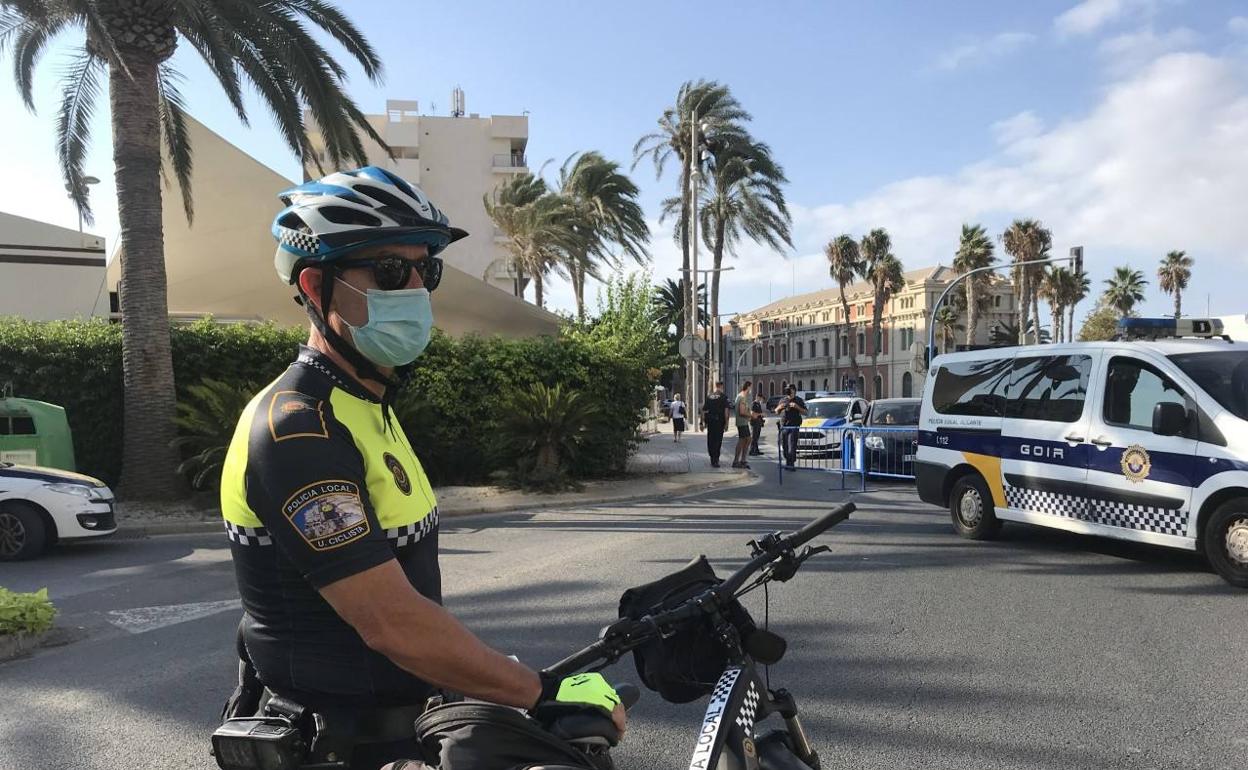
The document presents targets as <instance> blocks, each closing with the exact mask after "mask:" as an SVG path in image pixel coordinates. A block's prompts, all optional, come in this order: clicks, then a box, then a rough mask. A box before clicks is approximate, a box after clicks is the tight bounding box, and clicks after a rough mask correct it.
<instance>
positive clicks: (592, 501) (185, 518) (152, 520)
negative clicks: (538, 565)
mask: <svg viewBox="0 0 1248 770" xmlns="http://www.w3.org/2000/svg"><path fill="white" fill-rule="evenodd" d="M663 427H667V428H668V431H667V432H666V433H651V434H648V435H647V436H645V437H644V440H643V441H642V442H641V445H640V446H639V447H638V449H637V452H636V453H635V454H634V455H633V456H632V457H631V458H629V461H628V467H627V470H626V475H625V476H624V477H623V478H619V479H610V480H606V481H587V482H585V484H584V488H583V489H582V490H581V491H579V492H572V491H569V492H559V493H555V494H538V493H535V492H525V491H523V490H518V489H503V488H501V487H486V486H482V487H437V488H435V489H434V492H435V493H436V495H437V497H438V514H439V515H440V516H442V517H448V516H449V517H454V516H469V515H472V514H478V513H504V512H511V511H526V510H534V509H549V508H567V507H583V506H592V505H606V504H609V503H625V502H631V501H635V500H652V499H657V498H664V497H676V496H678V495H687V494H692V493H695V492H705V491H708V490H711V489H725V488H731V487H738V486H746V485H749V484H753V483H754V482H755V481H757V480H758V475H757V474H758V470H757V469H755V470H754V471H753V472H751V471H742V470H737V469H733V468H730V467H729V466H730V465H731V464H732V450H733V447H734V446H735V445H736V444H735V442H736V437H735V434H734V435H726V436H725V437H724V449H723V451H722V452H721V455H722V457H723V465H722V467H720V468H712V467H711V461H710V457H709V456H708V455H707V452H706V434H705V433H685V434H683V436H682V437H681V440H680V442H679V443H677V442H675V441H673V440H672V433H671V427H670V423H669V424H668V425H667V426H663ZM754 459H762V458H754ZM116 510H117V527H118V528H117V534H115V535H114V537H117V538H138V537H149V536H152V535H174V534H189V533H197V532H218V531H220V530H221V529H222V523H221V510H220V508H219V507H218V505H217V502H216V498H215V496H213V495H202V496H197V497H196V498H195V499H193V500H190V501H179V502H175V503H166V504H163V505H161V506H159V507H153V506H150V505H139V504H135V503H127V502H120V503H118V504H117V509H116Z"/></svg>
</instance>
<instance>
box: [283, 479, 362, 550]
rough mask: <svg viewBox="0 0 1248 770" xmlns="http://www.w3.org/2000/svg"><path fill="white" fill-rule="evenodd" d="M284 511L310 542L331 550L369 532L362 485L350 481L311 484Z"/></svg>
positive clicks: (317, 547) (293, 498)
mask: <svg viewBox="0 0 1248 770" xmlns="http://www.w3.org/2000/svg"><path fill="white" fill-rule="evenodd" d="M282 513H283V514H284V515H285V516H286V519H287V520H288V521H290V524H291V526H293V527H294V528H295V531H296V532H298V533H299V534H300V535H302V536H303V539H304V540H306V541H307V543H308V545H310V546H312V547H313V548H314V549H316V550H318V551H330V550H333V549H334V548H338V547H339V546H344V545H346V544H347V543H350V542H352V541H354V540H359V539H360V538H361V537H364V536H365V535H367V534H368V533H369V530H370V527H369V523H368V516H366V515H365V514H364V501H363V500H361V499H360V488H359V486H357V485H356V484H353V483H352V482H350V481H341V480H333V479H330V480H326V481H318V482H316V483H315V484H309V485H308V486H306V487H304V488H303V489H301V490H299V491H298V492H296V493H295V494H293V495H291V497H290V499H289V500H287V501H286V503H285V504H284V505H283V506H282Z"/></svg>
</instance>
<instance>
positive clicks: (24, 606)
mask: <svg viewBox="0 0 1248 770" xmlns="http://www.w3.org/2000/svg"><path fill="white" fill-rule="evenodd" d="M54 617H56V608H55V607H53V606H52V602H50V601H48V589H46V588H40V589H39V590H38V591H36V592H34V593H33V594H19V593H15V592H13V591H10V590H8V589H7V588H0V636H3V635H5V634H18V633H30V634H37V633H39V632H41V631H47V630H48V629H49V628H51V627H52V619H53V618H54Z"/></svg>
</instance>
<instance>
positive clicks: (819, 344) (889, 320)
mask: <svg viewBox="0 0 1248 770" xmlns="http://www.w3.org/2000/svg"><path fill="white" fill-rule="evenodd" d="M957 276H958V274H957V273H956V272H955V271H954V270H953V269H952V268H948V267H943V266H941V265H937V266H935V267H926V268H922V269H920V270H911V271H909V272H907V273H905V287H904V288H903V289H902V290H901V291H899V292H897V293H896V294H895V295H894V296H893V297H892V298H890V299H889V301H888V302H887V303H886V304H885V306H884V312H883V315H882V316H881V321H880V334H879V336H878V337H877V336H875V335H873V334H872V328H871V322H872V312H873V307H874V299H875V295H874V291H873V289H872V286H871V284H869V283H866V282H861V283H856V284H853V285H852V286H847V287H846V288H845V297H846V300H848V303H849V317H848V319H846V318H845V314H844V308H843V306H842V304H841V297H840V290H839V289H838V288H831V289H825V290H823V291H816V292H810V293H808V294H799V295H797V296H794V297H787V298H785V299H781V300H778V301H776V302H772V303H771V304H769V305H764V306H763V307H760V308H758V309H757V310H754V311H751V312H749V313H745V314H742V315H739V316H736V317H735V318H733V319H732V321H731V322H730V323H729V324H728V326H727V327H725V329H724V330H722V331H723V334H724V335H725V336H724V343H723V344H724V351H725V352H724V355H723V363H722V366H723V370H722V372H721V374H722V375H723V377H724V381H725V382H728V383H741V382H744V381H745V380H751V381H753V382H754V383H755V392H757V393H761V394H762V395H764V396H774V395H779V394H780V393H782V392H783V391H784V389H785V388H786V387H788V386H789V385H790V384H792V385H794V386H796V387H797V389H798V390H854V391H856V392H857V393H859V394H861V395H864V396H866V397H868V398H893V397H896V398H905V397H912V396H918V395H919V394H920V393H922V389H923V379H924V376H925V367H924V366H923V352H922V347H923V346H924V345H926V344H927V319H928V315H929V313H930V310H931V308H932V307H933V306H934V305H935V304H936V301H937V299H938V298H939V297H940V294H941V292H942V291H944V289H945V287H946V286H948V285H949V283H950V282H951V281H953V280H954V279H955V278H957ZM959 290H960V289H955V291H959ZM988 296H989V297H990V299H989V300H986V302H985V305H986V307H985V309H984V310H982V311H981V312H980V317H979V323H978V324H977V325H976V329H975V335H974V338H973V340H974V342H973V344H980V345H982V344H987V342H988V339H989V334H990V332H991V329H992V328H993V327H994V326H995V325H997V324H998V323H1013V319H1014V294H1013V286H1012V284H1011V282H1010V281H1009V280H1008V279H1007V278H1004V277H1000V276H996V277H994V278H993V279H992V283H991V285H990V286H989V288H988ZM959 322H960V323H961V324H962V325H965V324H966V317H965V314H963V315H962V317H961V318H960V319H959ZM850 335H853V340H852V342H853V343H854V344H853V350H854V351H855V357H856V359H857V364H858V369H857V372H855V370H854V368H853V367H852V366H851V364H850V358H849V352H850V342H851V340H850ZM965 342H966V332H965V330H960V331H958V332H957V333H956V335H955V338H954V341H953V344H955V345H960V344H964V343H965ZM936 346H937V351H938V352H940V351H941V350H942V344H941V340H940V331H939V329H938V330H937V334H936ZM875 351H878V355H875V360H874V362H873V360H872V357H873V355H874V354H875Z"/></svg>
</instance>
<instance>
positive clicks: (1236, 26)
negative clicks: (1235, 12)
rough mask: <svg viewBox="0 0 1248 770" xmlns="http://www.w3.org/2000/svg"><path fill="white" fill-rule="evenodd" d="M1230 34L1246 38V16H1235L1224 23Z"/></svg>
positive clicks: (1247, 25)
mask: <svg viewBox="0 0 1248 770" xmlns="http://www.w3.org/2000/svg"><path fill="white" fill-rule="evenodd" d="M1226 28H1227V29H1228V30H1230V31H1231V33H1232V34H1236V35H1245V36H1248V16H1236V17H1235V18H1233V19H1231V20H1230V21H1228V22H1227V23H1226Z"/></svg>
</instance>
